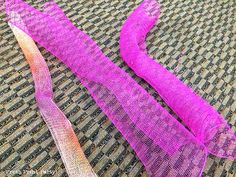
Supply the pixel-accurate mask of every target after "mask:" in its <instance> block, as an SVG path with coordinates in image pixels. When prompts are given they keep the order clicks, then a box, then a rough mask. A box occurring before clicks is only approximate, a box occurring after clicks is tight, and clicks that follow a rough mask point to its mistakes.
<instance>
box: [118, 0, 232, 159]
mask: <svg viewBox="0 0 236 177" xmlns="http://www.w3.org/2000/svg"><path fill="white" fill-rule="evenodd" d="M159 15H160V6H159V4H158V3H157V2H156V0H144V2H143V3H142V4H141V5H140V6H139V7H138V8H137V9H136V10H135V11H134V12H133V13H132V14H131V15H130V16H129V17H128V19H127V20H126V21H125V23H124V25H123V27H122V30H121V33H120V52H121V55H122V58H123V59H124V61H125V62H126V63H127V64H128V65H129V66H130V67H131V68H132V69H133V70H134V72H135V73H136V74H137V75H138V76H140V77H142V78H143V79H144V80H146V81H147V82H148V83H150V85H152V86H153V88H155V89H156V91H157V92H158V93H159V94H160V96H161V97H162V98H163V100H164V101H165V102H166V103H167V104H168V105H169V106H170V107H171V108H172V109H173V110H174V111H175V112H176V114H177V115H179V117H180V118H181V119H182V120H183V122H184V123H185V124H186V125H187V126H188V127H189V128H190V130H191V131H192V132H193V134H194V135H195V136H196V138H197V139H198V140H199V141H201V142H202V143H203V144H204V145H205V146H206V147H207V150H208V152H209V153H211V154H214V155H216V156H219V157H225V158H229V159H236V138H235V134H234V133H233V131H232V130H231V129H230V127H229V126H228V124H227V122H226V121H225V120H224V118H223V117H222V116H221V115H220V114H219V113H218V112H217V111H216V110H215V109H214V108H213V107H212V106H211V105H210V104H208V103H207V102H206V101H205V100H203V99H202V98H201V97H200V96H199V95H197V94H196V93H195V92H194V91H193V90H192V89H191V88H189V87H188V86H186V85H185V84H184V83H183V82H181V81H180V80H179V79H178V78H177V77H176V76H175V75H174V74H172V73H171V72H169V71H168V70H167V69H165V68H164V67H163V66H161V65H160V64H159V63H157V62H156V61H154V60H153V59H152V58H150V57H149V56H148V54H147V51H146V49H145V37H146V35H147V33H148V32H149V31H150V30H151V28H152V27H153V26H154V25H155V22H156V21H157V19H158V18H159Z"/></svg>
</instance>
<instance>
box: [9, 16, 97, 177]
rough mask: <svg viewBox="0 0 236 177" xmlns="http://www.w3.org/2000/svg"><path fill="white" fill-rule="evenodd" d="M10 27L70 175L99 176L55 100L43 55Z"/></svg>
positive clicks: (79, 176) (23, 35)
mask: <svg viewBox="0 0 236 177" xmlns="http://www.w3.org/2000/svg"><path fill="white" fill-rule="evenodd" d="M15 15H17V14H15ZM10 26H11V28H12V31H13V33H14V35H15V36H16V39H17V41H18V42H19V45H20V47H21V48H22V50H23V52H24V54H25V56H26V59H27V61H28V63H29V65H30V69H31V72H32V75H33V79H34V84H35V98H36V101H37V104H38V107H39V111H40V113H41V114H42V116H43V119H44V121H45V122H46V124H47V126H48V129H49V130H50V132H51V135H52V137H53V139H54V142H55V144H56V146H57V149H58V150H59V153H60V155H61V158H62V160H63V162H64V165H65V168H66V171H67V173H68V175H69V176H73V177H74V176H78V177H96V176H97V175H96V174H95V173H94V171H93V169H92V167H91V166H90V164H89V162H88V161H87V159H86V157H85V155H84V153H83V150H82V149H81V147H80V144H79V142H78V139H77V137H76V135H75V133H74V130H73V128H72V126H71V123H70V122H69V121H68V119H67V118H66V117H65V115H64V114H63V112H61V110H60V109H59V108H58V107H57V105H56V104H55V103H54V101H53V89H52V83H51V78H50V73H49V70H48V67H47V64H46V62H45V60H44V58H43V56H42V55H41V53H40V52H39V50H38V48H37V46H36V45H35V43H34V41H33V40H32V39H31V38H30V37H29V36H28V35H27V34H26V33H24V32H23V31H21V30H20V29H19V28H17V27H15V26H13V25H10Z"/></svg>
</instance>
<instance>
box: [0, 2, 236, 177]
mask: <svg viewBox="0 0 236 177" xmlns="http://www.w3.org/2000/svg"><path fill="white" fill-rule="evenodd" d="M56 2H57V3H58V4H59V6H60V7H61V8H62V9H63V10H64V11H65V13H66V14H67V16H68V17H69V18H70V19H71V21H72V22H73V23H74V24H75V25H76V26H78V27H79V28H80V29H81V30H83V31H85V32H86V33H87V34H89V35H90V36H91V37H92V38H93V39H94V40H95V41H96V42H97V43H98V45H99V46H100V47H101V49H102V51H103V52H104V53H105V54H106V55H107V56H108V57H110V59H111V60H113V61H114V63H116V64H117V65H119V66H120V67H121V68H123V69H125V70H126V71H127V72H129V73H130V74H131V75H132V76H133V77H134V78H135V80H137V82H139V83H140V84H141V85H142V86H143V87H144V88H145V89H146V90H148V92H149V93H150V94H152V95H153V96H154V97H155V98H156V99H157V100H158V101H159V102H161V104H162V105H163V106H165V108H166V109H168V107H167V106H166V105H165V104H164V103H163V101H162V100H161V99H160V97H159V96H158V94H157V93H156V92H155V91H154V90H153V89H152V88H151V87H150V86H149V85H148V84H146V83H145V81H143V80H141V79H140V78H138V77H136V76H135V75H134V73H133V72H132V71H131V70H130V69H129V68H128V67H127V65H126V64H125V63H124V62H123V61H122V59H121V58H120V54H119V43H118V41H119V31H120V29H121V26H122V24H123V22H124V20H125V19H126V17H127V16H128V15H129V14H130V13H131V12H132V11H133V10H134V8H135V7H137V6H138V5H139V4H140V2H141V0H137V1H134V0H132V1H128V0H78V1H74V0H72V1H70V0H56ZM159 2H160V4H161V18H160V20H159V22H158V23H157V25H156V26H155V27H154V28H153V30H152V31H151V32H150V33H149V35H148V38H147V40H146V41H147V46H148V51H149V54H150V55H151V56H153V57H154V58H156V60H157V61H159V62H160V63H161V64H163V65H164V66H165V67H167V68H168V69H169V70H171V71H172V72H174V73H175V74H176V75H177V76H178V77H179V78H180V79H181V80H183V81H184V82H185V83H186V84H188V85H190V86H191V87H192V88H193V89H194V90H195V91H196V92H198V93H199V94H200V95H201V96H202V97H204V98H205V99H206V100H208V101H209V102H210V103H211V104H212V105H213V106H214V107H215V108H216V109H217V110H218V111H219V112H220V113H221V114H222V115H223V116H224V117H225V119H226V120H227V121H228V123H229V124H230V125H231V126H232V129H233V131H234V132H235V131H236V119H235V117H236V115H235V112H236V102H235V100H236V94H235V92H234V90H235V86H236V83H235V62H236V59H235V58H236V23H235V22H236V1H235V0H173V1H171V0H160V1H159ZM31 4H33V5H34V6H35V7H40V6H41V5H42V2H40V0H38V1H35V2H33V3H32V2H31ZM0 16H1V21H0V75H1V78H0V103H1V104H0V117H1V118H0V151H1V152H0V164H1V165H0V176H17V174H19V171H24V172H26V173H25V176H43V175H42V174H41V173H43V172H46V173H47V175H45V176H52V175H51V174H50V172H55V173H54V176H67V175H66V172H65V168H64V166H63V164H62V161H61V159H60V155H59V153H58V151H57V149H56V147H55V144H54V142H53V139H52V137H51V136H50V133H49V131H48V129H47V127H46V125H45V123H44V121H43V119H42V117H41V115H40V114H39V112H38V109H37V106H36V102H35V99H34V94H33V93H34V86H33V80H32V75H31V73H30V70H29V66H28V64H27V62H26V60H25V58H24V56H23V53H22V51H21V50H20V48H19V46H18V44H17V42H16V40H15V38H14V36H13V34H12V32H11V30H10V28H9V26H8V25H7V23H6V22H5V21H4V19H5V15H4V13H3V12H2V11H1V14H0ZM40 51H41V52H42V54H43V56H44V57H45V59H46V61H47V64H48V66H49V69H50V72H51V77H52V80H53V84H54V85H53V86H54V93H55V101H56V103H57V104H58V105H59V107H60V108H61V109H62V111H63V112H64V113H65V114H66V116H67V117H68V119H69V120H70V121H71V122H72V124H73V127H74V130H75V131H76V134H77V137H78V139H79V142H80V143H81V145H82V148H83V150H84V152H85V154H86V156H87V157H88V159H89V161H90V163H91V165H92V167H93V168H94V170H95V172H96V173H97V174H98V175H99V176H122V177H125V176H130V177H133V176H136V177H137V176H146V172H145V169H144V167H143V165H142V164H141V162H140V161H139V160H138V158H137V156H136V155H135V153H134V152H133V150H132V149H131V147H130V146H129V145H128V143H127V142H126V141H125V139H124V138H123V137H122V136H121V134H120V133H119V132H118V131H117V130H116V128H115V127H114V126H113V125H112V123H111V122H110V121H109V119H108V118H107V117H106V115H104V113H102V112H101V110H100V109H99V108H98V106H97V105H96V104H95V103H94V101H93V99H92V98H91V97H90V95H89V93H88V92H87V90H86V89H85V88H84V87H83V86H82V85H81V83H80V82H79V80H78V79H77V78H75V76H74V75H73V74H72V72H71V71H70V70H69V69H67V68H66V66H65V65H64V64H62V63H61V62H60V61H59V60H58V59H56V58H55V57H53V56H52V55H51V54H49V53H48V52H47V51H46V50H45V49H43V48H42V47H40ZM168 110H169V109H168ZM169 111H170V110H169ZM170 112H171V111H170ZM171 113H172V114H173V112H171ZM50 170H51V171H50ZM32 173H36V174H35V175H31V174H32ZM204 176H208V177H213V176H215V177H225V176H227V177H233V176H236V161H234V162H233V161H230V160H224V159H220V158H216V157H214V156H211V155H210V156H209V158H208V160H207V164H206V167H205V170H204Z"/></svg>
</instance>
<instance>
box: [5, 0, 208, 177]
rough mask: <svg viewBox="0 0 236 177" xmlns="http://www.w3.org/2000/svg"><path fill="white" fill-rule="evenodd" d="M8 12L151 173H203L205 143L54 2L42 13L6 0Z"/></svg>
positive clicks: (187, 176) (161, 176)
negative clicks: (97, 108)
mask: <svg viewBox="0 0 236 177" xmlns="http://www.w3.org/2000/svg"><path fill="white" fill-rule="evenodd" d="M6 12H7V14H8V17H9V21H10V23H12V24H14V25H15V26H17V27H18V28H20V29H22V30H23V31H25V32H26V33H28V35H29V36H31V37H32V38H33V39H34V40H35V41H37V42H38V43H39V44H40V45H42V46H43V47H45V48H46V49H47V50H48V51H50V52H51V53H52V54H53V55H55V56H56V57H58V58H59V59H60V60H61V61H62V62H64V63H65V64H66V65H67V66H68V67H69V68H70V69H71V70H72V71H73V72H74V74H75V75H76V76H77V77H78V78H79V79H80V80H81V82H82V84H83V85H84V86H86V88H87V89H88V90H89V92H90V93H91V95H92V97H93V98H94V100H95V101H96V103H97V104H98V105H99V106H100V107H101V109H102V110H103V111H104V112H105V113H106V115H107V116H108V117H109V119H110V120H111V121H112V122H113V123H114V125H115V126H116V127H117V129H118V130H119V131H120V132H121V133H122V135H123V136H124V137H125V139H126V140H127V141H128V142H129V143H130V145H131V146H132V148H133V149H134V151H135V152H136V154H137V156H138V157H139V159H140V160H141V161H142V163H143V164H144V166H145V167H146V170H147V172H148V173H149V175H150V176H157V177H166V176H169V177H181V176H183V177H198V176H201V173H202V170H203V168H204V165H205V161H206V157H207V152H206V149H205V146H204V145H203V144H202V143H201V142H200V141H198V140H197V139H196V138H195V137H194V136H193V135H192V134H191V133H190V132H189V131H188V130H186V129H185V128H184V126H183V125H181V124H180V123H179V122H178V121H177V120H176V119H175V118H173V117H172V116H171V115H170V114H169V113H168V112H167V111H166V110H165V109H164V108H162V107H161V106H160V105H159V104H158V103H157V102H156V101H155V100H154V98H153V97H152V96H150V95H149V94H148V93H147V92H146V91H145V90H144V89H143V88H142V87H141V86H139V85H138V84H137V83H136V82H135V81H134V80H133V79H132V78H131V77H130V76H129V75H128V74H127V73H125V72H124V71H123V70H122V69H120V68H119V67H118V66H116V65H115V64H114V63H112V62H111V60H110V59H109V58H107V57H106V56H105V55H104V54H103V53H102V52H101V50H100V49H99V47H98V46H97V44H96V43H95V42H94V41H93V40H92V39H91V38H90V37H89V36H87V35H86V34H85V33H83V32H82V31H80V30H79V29H77V28H76V27H75V26H73V25H72V23H71V22H70V21H69V20H68V19H67V17H66V16H65V15H64V13H63V12H62V11H61V9H60V8H59V7H58V6H57V5H56V4H55V3H53V2H49V3H46V4H45V8H44V11H43V12H41V11H39V10H37V9H35V8H33V7H31V6H30V5H28V4H26V3H25V2H23V1H21V0H7V1H6ZM16 14H17V15H16ZM18 16H20V19H22V20H23V23H24V24H25V26H24V25H22V21H21V20H19V18H18ZM65 141H69V140H65Z"/></svg>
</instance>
